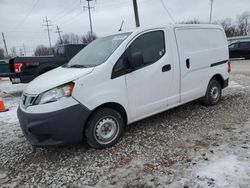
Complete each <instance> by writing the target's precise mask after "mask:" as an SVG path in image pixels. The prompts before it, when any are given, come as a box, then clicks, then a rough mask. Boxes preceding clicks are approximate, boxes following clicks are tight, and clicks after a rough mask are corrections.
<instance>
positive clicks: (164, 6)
mask: <svg viewBox="0 0 250 188" xmlns="http://www.w3.org/2000/svg"><path fill="white" fill-rule="evenodd" d="M160 1H161V4H162V5H163V8H164V9H165V11H166V12H167V14H168V16H169V17H170V19H171V21H172V22H173V23H175V20H174V18H173V16H172V15H171V13H170V12H169V10H168V8H167V6H166V5H165V3H164V2H163V0H160Z"/></svg>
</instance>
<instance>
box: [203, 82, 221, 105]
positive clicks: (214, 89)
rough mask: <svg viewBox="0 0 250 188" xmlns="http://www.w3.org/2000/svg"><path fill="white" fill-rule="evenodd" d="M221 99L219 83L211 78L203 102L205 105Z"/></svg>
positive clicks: (214, 103)
mask: <svg viewBox="0 0 250 188" xmlns="http://www.w3.org/2000/svg"><path fill="white" fill-rule="evenodd" d="M220 99H221V85H220V83H219V82H218V81H217V80H211V81H210V82H209V84H208V87H207V92H206V95H205V97H204V98H203V103H204V104H205V105H207V106H212V105H216V104H218V102H219V101H220Z"/></svg>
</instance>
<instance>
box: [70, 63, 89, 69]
mask: <svg viewBox="0 0 250 188" xmlns="http://www.w3.org/2000/svg"><path fill="white" fill-rule="evenodd" d="M68 67H69V68H87V67H86V66H84V65H79V64H75V65H70V66H68Z"/></svg>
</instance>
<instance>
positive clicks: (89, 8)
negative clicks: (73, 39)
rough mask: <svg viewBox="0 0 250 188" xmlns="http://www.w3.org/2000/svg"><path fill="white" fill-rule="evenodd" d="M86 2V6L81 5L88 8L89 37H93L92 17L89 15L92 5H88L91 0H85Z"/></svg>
mask: <svg viewBox="0 0 250 188" xmlns="http://www.w3.org/2000/svg"><path fill="white" fill-rule="evenodd" d="M86 1H87V3H88V6H83V9H88V12H89V25H90V33H91V37H93V26H92V17H91V9H94V7H91V6H90V2H91V1H93V0H86Z"/></svg>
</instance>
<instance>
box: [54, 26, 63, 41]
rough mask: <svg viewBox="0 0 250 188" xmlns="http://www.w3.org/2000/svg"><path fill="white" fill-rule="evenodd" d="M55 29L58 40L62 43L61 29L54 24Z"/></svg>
mask: <svg viewBox="0 0 250 188" xmlns="http://www.w3.org/2000/svg"><path fill="white" fill-rule="evenodd" d="M56 30H57V31H56V33H58V35H59V39H60V42H61V44H63V41H62V36H61V33H62V32H63V31H61V30H60V28H59V27H58V25H57V26H56Z"/></svg>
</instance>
